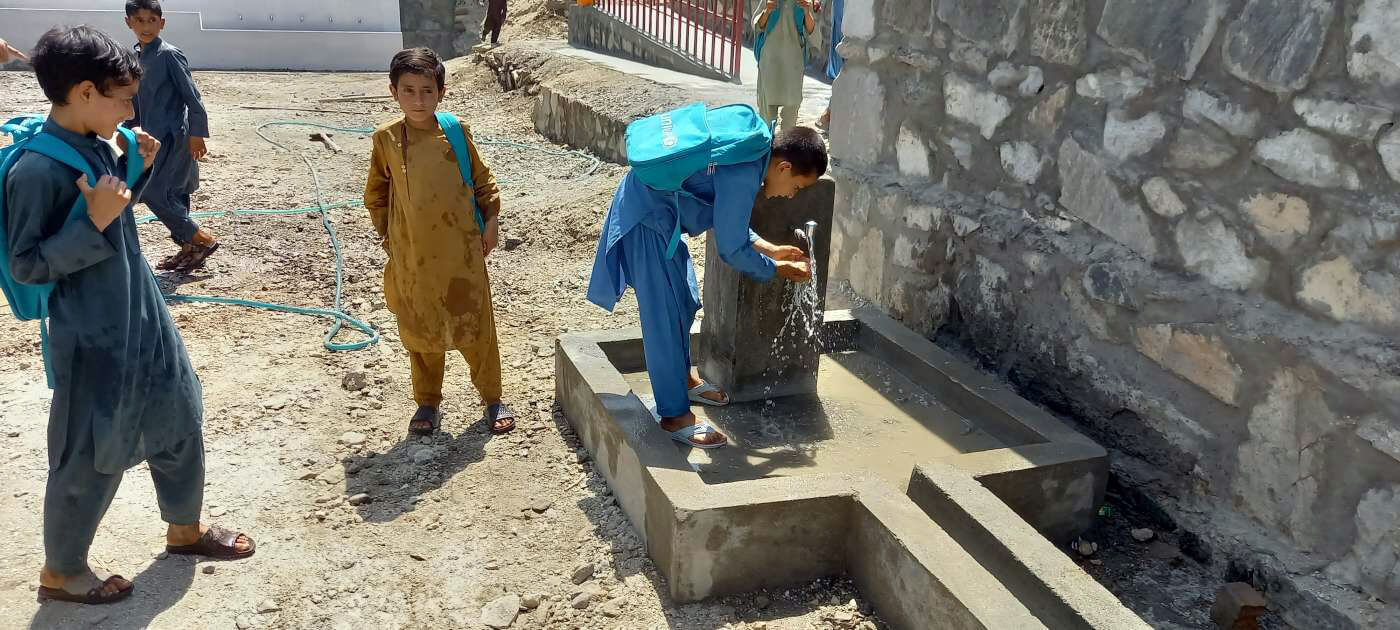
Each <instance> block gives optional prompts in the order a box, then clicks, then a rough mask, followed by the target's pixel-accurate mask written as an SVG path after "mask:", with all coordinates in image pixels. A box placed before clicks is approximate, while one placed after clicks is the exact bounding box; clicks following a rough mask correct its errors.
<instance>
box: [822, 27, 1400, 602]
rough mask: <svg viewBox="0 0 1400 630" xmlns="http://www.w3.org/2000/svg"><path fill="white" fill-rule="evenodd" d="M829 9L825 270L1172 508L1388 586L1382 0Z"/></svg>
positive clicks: (1304, 566)
mask: <svg viewBox="0 0 1400 630" xmlns="http://www.w3.org/2000/svg"><path fill="white" fill-rule="evenodd" d="M844 29H845V36H846V41H845V43H844V44H843V45H842V51H843V55H844V56H845V57H846V58H847V59H848V64H847V66H846V69H845V71H844V72H843V73H842V76H841V77H840V78H839V79H838V81H837V83H836V87H835V95H834V100H833V103H832V106H833V115H834V119H833V128H832V149H833V156H834V158H835V167H834V171H835V175H836V177H837V179H838V182H839V187H840V190H839V192H838V199H837V209H836V214H837V219H836V228H837V229H836V232H835V234H834V237H835V243H834V244H833V248H834V250H835V253H834V256H835V260H834V265H835V266H834V268H833V273H834V274H835V275H836V277H837V278H838V279H841V280H844V281H846V282H848V283H849V285H850V287H851V288H853V289H854V290H855V292H857V293H858V294H860V295H861V296H863V297H864V298H867V299H869V300H871V301H872V302H874V303H876V304H878V305H879V306H881V307H882V308H883V309H885V310H886V311H888V312H889V313H891V314H892V315H894V316H896V317H898V318H900V319H902V320H903V322H904V323H905V324H906V325H908V326H910V327H912V328H914V329H916V330H918V331H920V332H922V333H924V334H925V335H928V336H930V337H935V338H937V339H939V340H940V341H945V342H948V343H956V344H958V345H961V346H963V347H964V348H967V349H969V350H970V351H972V352H974V353H975V354H976V355H978V356H979V357H980V358H981V359H982V360H983V361H984V363H985V365H987V366H988V367H989V368H991V369H994V370H997V371H998V372H999V373H1001V374H1002V375H1004V376H1005V377H1006V378H1008V379H1010V380H1011V381H1012V382H1013V383H1015V384H1016V385H1017V386H1018V387H1019V388H1020V389H1021V390H1022V392H1023V393H1025V394H1026V395H1028V396H1029V397H1031V398H1033V399H1034V400H1037V401H1038V402H1040V403H1041V404H1044V405H1046V406H1047V407H1049V408H1051V409H1053V410H1055V411H1057V412H1059V413H1062V414H1065V415H1067V416H1070V417H1073V418H1075V419H1077V420H1078V421H1079V422H1081V423H1082V425H1083V427H1084V428H1085V430H1086V431H1088V432H1090V433H1091V434H1092V435H1094V436H1095V437H1096V438H1097V439H1098V440H1099V441H1100V442H1101V443H1103V444H1104V445H1105V446H1108V447H1110V448H1111V449H1113V450H1114V451H1115V453H1116V461H1117V464H1116V469H1117V470H1118V472H1119V473H1120V474H1123V475H1124V476H1125V479H1126V481H1128V482H1129V483H1130V484H1137V485H1138V486H1140V487H1142V488H1145V489H1147V490H1148V491H1150V492H1152V493H1154V494H1155V495H1156V496H1158V497H1159V498H1162V499H1163V500H1164V501H1165V502H1167V503H1169V504H1170V505H1174V506H1176V508H1178V509H1177V511H1176V513H1175V514H1174V516H1175V517H1176V518H1178V519H1180V520H1181V521H1182V522H1196V523H1200V524H1202V527H1204V528H1205V529H1206V530H1208V531H1207V532H1206V533H1207V534H1209V533H1210V530H1212V528H1214V531H1217V532H1220V531H1224V530H1226V529H1228V528H1229V527H1230V526H1229V525H1228V524H1229V523H1234V522H1240V523H1245V524H1246V526H1244V527H1242V528H1240V530H1239V531H1243V532H1244V533H1243V534H1242V536H1243V538H1238V537H1236V536H1234V535H1233V534H1231V535H1229V536H1225V535H1220V536H1217V537H1216V538H1217V540H1228V539H1232V538H1235V539H1243V540H1246V541H1247V542H1248V544H1246V545H1245V547H1250V546H1253V547H1254V548H1255V549H1256V550H1257V549H1259V548H1261V545H1263V544H1264V543H1262V542H1258V541H1267V540H1270V539H1276V540H1282V541H1285V542H1286V545H1284V546H1283V548H1282V551H1278V550H1271V551H1270V553H1268V554H1259V555H1261V556H1263V555H1267V556H1268V557H1269V558H1274V559H1279V558H1283V560H1279V562H1280V563H1282V566H1283V570H1284V572H1286V573H1288V574H1292V575H1306V574H1311V573H1313V572H1322V574H1324V575H1326V576H1328V577H1329V578H1330V579H1331V580H1332V582H1333V583H1340V584H1347V585H1352V586H1355V587H1359V588H1361V589H1364V591H1365V592H1366V593H1369V594H1371V595H1373V596H1375V597H1377V598H1380V599H1382V600H1385V601H1388V602H1390V603H1392V604H1394V603H1397V602H1400V565H1397V558H1400V525H1398V523H1400V342H1397V339H1400V184H1397V182H1400V129H1397V128H1396V126H1395V122H1396V120H1397V118H1398V117H1397V113H1396V110H1397V109H1400V0H1342V1H1335V2H1334V1H1329V0H912V1H897V0H869V1H865V2H850V3H848V4H847V7H846V18H845V24H844ZM1130 471H1132V472H1130ZM1237 517H1242V518H1237ZM1256 542H1257V544H1256ZM1222 544H1227V543H1222ZM1247 552H1248V549H1246V553H1247ZM1358 614H1359V613H1358Z"/></svg>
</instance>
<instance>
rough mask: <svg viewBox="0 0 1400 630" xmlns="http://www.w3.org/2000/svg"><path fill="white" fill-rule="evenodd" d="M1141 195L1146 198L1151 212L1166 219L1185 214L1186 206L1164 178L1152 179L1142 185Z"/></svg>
mask: <svg viewBox="0 0 1400 630" xmlns="http://www.w3.org/2000/svg"><path fill="white" fill-rule="evenodd" d="M1142 194H1143V196H1144V197H1147V205H1148V207H1150V208H1152V211H1153V212H1156V213H1157V214H1160V215H1162V216H1164V217H1167V218H1169V219H1170V218H1175V217H1179V216H1181V215H1182V214H1184V213H1185V212H1186V204H1185V203H1183V202H1182V201H1181V197H1179V196H1177V194H1176V191H1174V190H1172V185H1171V184H1170V183H1168V182H1167V180H1166V179H1165V178H1162V177H1153V178H1152V179H1149V180H1147V181H1146V182H1145V183H1143V185H1142Z"/></svg>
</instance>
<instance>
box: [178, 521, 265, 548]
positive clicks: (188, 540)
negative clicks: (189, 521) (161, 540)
mask: <svg viewBox="0 0 1400 630" xmlns="http://www.w3.org/2000/svg"><path fill="white" fill-rule="evenodd" d="M207 531H209V526H208V525H205V524H204V523H198V524H195V525H171V526H170V527H169V528H167V529H166V531H165V543H166V544H168V545H171V546H173V547H183V546H185V545H193V544H195V543H197V542H199V539H200V537H201V536H203V535H204V532H207ZM252 548H253V541H252V540H249V539H248V537H247V536H245V535H243V534H239V535H238V539H237V540H235V541H233V549H234V550H235V551H237V552H238V553H247V552H248V550H249V549H252Z"/></svg>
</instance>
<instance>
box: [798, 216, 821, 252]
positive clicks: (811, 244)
mask: <svg viewBox="0 0 1400 630" xmlns="http://www.w3.org/2000/svg"><path fill="white" fill-rule="evenodd" d="M816 233H817V222H816V221H808V222H807V225H806V229H805V230H804V229H802V228H797V229H795V230H793V231H792V234H793V236H796V237H797V240H799V241H803V242H806V243H807V253H808V254H809V255H810V254H813V253H816V252H815V250H816V248H817V242H816V240H814V239H815V237H816Z"/></svg>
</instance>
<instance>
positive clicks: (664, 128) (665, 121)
mask: <svg viewBox="0 0 1400 630" xmlns="http://www.w3.org/2000/svg"><path fill="white" fill-rule="evenodd" d="M678 142H680V139H679V138H677V137H676V123H675V121H673V120H672V119H671V113H670V112H667V113H665V114H662V115H661V146H663V147H666V148H667V149H670V148H674V147H675V146H676V144H677V143H678Z"/></svg>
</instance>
